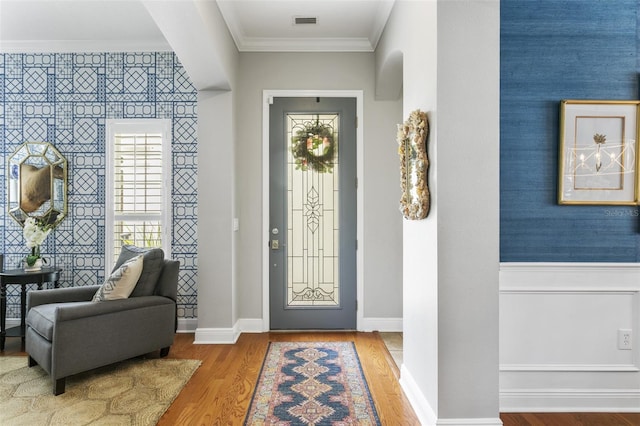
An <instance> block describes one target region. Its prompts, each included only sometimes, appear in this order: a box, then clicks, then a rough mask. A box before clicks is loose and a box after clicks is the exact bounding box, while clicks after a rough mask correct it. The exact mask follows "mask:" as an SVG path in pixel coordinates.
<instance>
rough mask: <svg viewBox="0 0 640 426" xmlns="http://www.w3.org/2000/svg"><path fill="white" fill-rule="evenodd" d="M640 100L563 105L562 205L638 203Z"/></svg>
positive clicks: (576, 101)
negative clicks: (639, 118) (639, 124)
mask: <svg viewBox="0 0 640 426" xmlns="http://www.w3.org/2000/svg"><path fill="white" fill-rule="evenodd" d="M639 108H640V101H591V100H564V101H562V102H561V103H560V157H559V174H558V203H559V204H612V205H613V204H617V205H625V204H626V205H633V204H638V199H639V197H638V191H639V189H638V186H639V185H640V174H638V170H637V164H638V146H639V145H638V109H639Z"/></svg>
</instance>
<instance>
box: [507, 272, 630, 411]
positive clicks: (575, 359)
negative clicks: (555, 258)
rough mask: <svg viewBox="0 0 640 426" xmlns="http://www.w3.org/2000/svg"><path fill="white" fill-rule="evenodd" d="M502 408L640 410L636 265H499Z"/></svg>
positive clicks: (517, 409)
mask: <svg viewBox="0 0 640 426" xmlns="http://www.w3.org/2000/svg"><path fill="white" fill-rule="evenodd" d="M619 329H631V330H632V349H631V350H621V349H618V330H619ZM500 411H502V412H518V411H529V412H531V411H556V412H557V411H600V412H608V411H619V412H624V411H626V412H638V411H640V264H637V263H632V264H629V263H624V264H620V263H503V264H501V265H500Z"/></svg>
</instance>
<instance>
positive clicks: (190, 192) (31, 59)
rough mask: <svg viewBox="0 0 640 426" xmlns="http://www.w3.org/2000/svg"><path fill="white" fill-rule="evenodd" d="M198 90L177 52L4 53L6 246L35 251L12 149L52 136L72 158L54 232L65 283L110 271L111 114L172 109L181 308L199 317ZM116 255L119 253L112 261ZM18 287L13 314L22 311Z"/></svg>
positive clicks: (49, 246) (0, 203)
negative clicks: (9, 185)
mask: <svg viewBox="0 0 640 426" xmlns="http://www.w3.org/2000/svg"><path fill="white" fill-rule="evenodd" d="M196 108H197V91H196V89H195V88H194V86H193V84H192V83H191V81H190V80H189V77H188V76H187V74H186V72H185V70H184V68H183V67H182V65H181V64H180V63H179V61H178V59H177V57H176V56H175V54H173V53H171V52H157V53H77V54H76V53H73V54H72V53H64V54H0V152H2V156H3V162H2V163H3V166H2V167H0V236H2V239H1V240H0V253H5V265H6V266H7V267H12V266H15V265H17V264H18V263H19V262H20V260H21V259H22V258H23V257H24V255H25V254H26V253H27V248H26V247H25V245H24V240H23V237H22V228H20V227H19V226H18V225H17V224H16V223H15V222H14V221H13V219H12V218H11V217H9V216H8V215H7V213H6V180H5V179H6V178H5V173H6V170H5V166H4V164H6V158H7V157H8V156H9V155H10V154H11V153H13V151H14V150H15V149H16V148H17V147H18V146H19V145H20V144H22V143H23V142H25V141H48V142H51V143H53V144H54V145H55V146H56V147H57V149H58V150H59V151H60V152H61V153H62V155H64V156H65V157H66V158H67V161H68V166H69V214H68V217H67V218H66V219H64V221H63V222H62V224H61V225H60V226H59V227H58V228H57V229H56V230H55V231H54V232H53V233H52V234H51V235H50V236H49V237H48V238H47V240H46V241H45V244H44V246H43V248H42V251H43V254H44V256H45V257H47V258H49V259H50V260H52V261H53V263H54V264H56V265H58V266H61V267H62V268H63V269H64V272H63V277H62V283H61V284H62V286H83V285H94V284H101V283H102V282H103V281H104V275H105V272H104V271H105V223H104V216H105V211H104V204H105V120H106V119H122V118H168V119H171V120H172V124H173V142H172V151H173V185H172V188H171V194H172V206H173V211H172V215H173V236H172V241H171V247H172V257H173V258H174V259H177V260H180V262H181V271H180V282H179V288H178V315H179V316H180V317H183V318H194V317H197V311H196V303H197V301H196V269H197V265H196V252H197V249H196V243H197V241H196V223H197V222H196V216H197V201H196V200H197V182H196V169H197V136H196V124H197V110H196ZM109 263H110V262H109ZM18 294H19V293H18V286H10V288H9V298H8V308H7V317H8V318H19V297H18Z"/></svg>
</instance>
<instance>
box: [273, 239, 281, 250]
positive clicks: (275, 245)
mask: <svg viewBox="0 0 640 426" xmlns="http://www.w3.org/2000/svg"><path fill="white" fill-rule="evenodd" d="M279 248H280V240H271V250H278V249H279Z"/></svg>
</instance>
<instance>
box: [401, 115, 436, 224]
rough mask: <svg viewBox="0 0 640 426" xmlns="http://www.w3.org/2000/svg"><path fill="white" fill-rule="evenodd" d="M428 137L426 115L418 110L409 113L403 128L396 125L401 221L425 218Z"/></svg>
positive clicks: (427, 193) (426, 205)
mask: <svg viewBox="0 0 640 426" xmlns="http://www.w3.org/2000/svg"><path fill="white" fill-rule="evenodd" d="M428 135H429V119H428V118H427V113H425V112H422V111H420V110H415V111H413V112H412V113H411V114H410V115H409V118H408V119H407V121H405V122H404V124H399V125H398V135H397V140H398V154H399V156H400V183H401V187H402V196H401V198H400V211H401V212H402V215H403V216H404V217H405V218H407V219H411V220H418V219H424V218H425V217H427V215H428V214H429V207H430V199H429V187H428V183H427V172H428V170H429V157H428V154H427V136H428Z"/></svg>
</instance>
